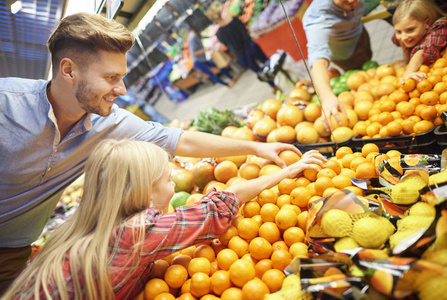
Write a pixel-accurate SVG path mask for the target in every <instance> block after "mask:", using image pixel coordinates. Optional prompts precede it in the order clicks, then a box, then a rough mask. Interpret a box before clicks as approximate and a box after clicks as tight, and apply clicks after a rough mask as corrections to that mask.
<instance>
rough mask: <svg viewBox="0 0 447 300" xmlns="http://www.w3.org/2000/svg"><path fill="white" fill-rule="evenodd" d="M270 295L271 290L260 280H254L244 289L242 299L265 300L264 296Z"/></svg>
mask: <svg viewBox="0 0 447 300" xmlns="http://www.w3.org/2000/svg"><path fill="white" fill-rule="evenodd" d="M269 293H270V290H269V288H268V287H267V285H266V284H265V283H264V282H263V281H262V280H261V279H259V278H254V279H252V280H250V281H248V282H247V283H246V284H245V285H244V286H243V287H242V299H244V300H263V299H264V296H265V295H267V294H269Z"/></svg>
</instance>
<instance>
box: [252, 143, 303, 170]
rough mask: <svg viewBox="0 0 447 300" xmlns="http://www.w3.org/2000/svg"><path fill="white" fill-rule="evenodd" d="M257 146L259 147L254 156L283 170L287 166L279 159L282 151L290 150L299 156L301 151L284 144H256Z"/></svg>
mask: <svg viewBox="0 0 447 300" xmlns="http://www.w3.org/2000/svg"><path fill="white" fill-rule="evenodd" d="M258 144H259V146H257V149H256V155H257V156H260V157H263V158H265V159H269V160H271V161H273V162H274V163H276V164H277V165H278V166H280V167H281V168H285V167H286V166H287V165H286V163H285V162H284V161H283V160H282V159H281V158H279V154H280V153H281V152H282V151H284V150H291V151H293V152H295V153H297V154H298V155H300V156H301V151H300V150H299V149H298V148H296V147H295V146H294V145H291V144H286V143H258Z"/></svg>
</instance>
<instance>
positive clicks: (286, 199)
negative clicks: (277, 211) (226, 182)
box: [276, 177, 308, 208]
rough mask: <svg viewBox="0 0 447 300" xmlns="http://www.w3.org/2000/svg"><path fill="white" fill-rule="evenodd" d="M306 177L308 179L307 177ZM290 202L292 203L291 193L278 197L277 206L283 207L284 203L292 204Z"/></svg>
mask: <svg viewBox="0 0 447 300" xmlns="http://www.w3.org/2000/svg"><path fill="white" fill-rule="evenodd" d="M300 178H304V177H300ZM305 179H306V180H308V179H307V178H305ZM290 203H292V202H291V200H290V195H281V196H279V197H278V200H276V206H278V207H279V208H281V207H282V206H283V205H284V204H290Z"/></svg>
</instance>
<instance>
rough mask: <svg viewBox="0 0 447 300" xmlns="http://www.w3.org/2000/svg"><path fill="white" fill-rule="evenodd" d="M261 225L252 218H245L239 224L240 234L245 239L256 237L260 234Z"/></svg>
mask: <svg viewBox="0 0 447 300" xmlns="http://www.w3.org/2000/svg"><path fill="white" fill-rule="evenodd" d="M258 230H259V225H258V224H257V223H256V222H255V221H254V220H252V219H249V218H245V219H243V220H241V221H240V222H239V224H238V226H237V231H238V233H239V236H240V237H241V238H243V239H245V240H251V239H254V238H255V237H256V236H257V235H258Z"/></svg>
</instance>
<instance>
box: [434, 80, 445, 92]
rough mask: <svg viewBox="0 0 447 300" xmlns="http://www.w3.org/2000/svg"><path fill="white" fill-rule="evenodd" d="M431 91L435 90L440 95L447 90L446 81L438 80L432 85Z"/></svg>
mask: <svg viewBox="0 0 447 300" xmlns="http://www.w3.org/2000/svg"><path fill="white" fill-rule="evenodd" d="M433 91H434V92H436V93H437V94H438V95H441V94H442V93H444V92H445V91H447V83H446V82H438V83H437V84H435V86H434V87H433Z"/></svg>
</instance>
